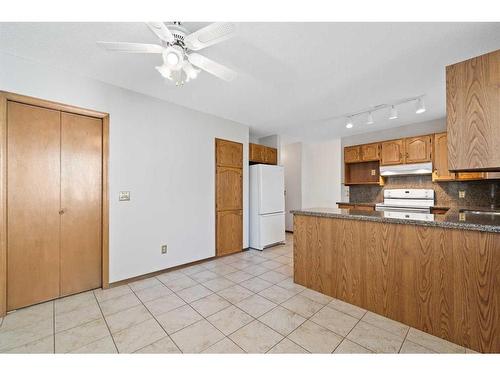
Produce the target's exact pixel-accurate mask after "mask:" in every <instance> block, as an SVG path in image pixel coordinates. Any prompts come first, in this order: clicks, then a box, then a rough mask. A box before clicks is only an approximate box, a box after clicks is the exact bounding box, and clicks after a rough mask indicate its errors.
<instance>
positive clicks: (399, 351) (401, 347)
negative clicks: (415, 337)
mask: <svg viewBox="0 0 500 375" xmlns="http://www.w3.org/2000/svg"><path fill="white" fill-rule="evenodd" d="M410 329H411V327H410V326H408V330H407V331H406V334H405V337H404V338H403V341H402V342H401V345H400V346H399V350H398V354H399V353H401V349H403V345H404V343H405V341H406V338H407V337H408V333H410ZM410 342H411V341H410ZM422 346H423V345H422ZM427 349H428V348H427Z"/></svg>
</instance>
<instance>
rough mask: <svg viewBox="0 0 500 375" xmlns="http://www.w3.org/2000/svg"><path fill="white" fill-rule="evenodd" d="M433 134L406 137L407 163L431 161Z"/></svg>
mask: <svg viewBox="0 0 500 375" xmlns="http://www.w3.org/2000/svg"><path fill="white" fill-rule="evenodd" d="M431 146H432V136H430V135H424V136H420V137H412V138H406V139H405V151H406V155H405V156H406V159H405V160H406V163H407V164H411V163H425V162H428V161H431V157H432V151H431Z"/></svg>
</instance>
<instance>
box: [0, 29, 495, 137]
mask: <svg viewBox="0 0 500 375" xmlns="http://www.w3.org/2000/svg"><path fill="white" fill-rule="evenodd" d="M204 25H206V24H205V23H185V26H186V27H187V28H189V29H190V30H192V31H194V30H196V29H198V28H201V27H203V26H204ZM238 26H239V32H238V35H237V36H236V37H235V38H233V39H231V40H228V41H226V42H223V43H221V44H219V45H216V46H212V47H209V48H207V49H206V50H204V51H203V53H204V54H205V55H206V56H208V57H210V58H212V59H214V60H216V61H218V62H221V63H223V64H226V65H227V66H229V67H231V68H233V69H234V70H235V71H237V72H238V73H239V76H238V78H237V79H236V80H235V81H233V82H231V83H227V82H224V81H222V80H219V79H217V78H214V77H212V76H210V75H209V74H207V73H203V74H201V75H200V76H199V77H198V79H196V80H195V81H192V82H189V83H188V84H186V85H185V86H184V87H182V88H177V87H175V86H174V85H172V84H168V83H165V82H164V81H163V79H162V78H161V76H160V75H159V74H158V72H157V71H156V70H155V69H154V67H155V66H156V65H159V63H160V61H161V58H160V57H159V56H158V55H140V54H119V53H110V52H107V51H104V50H102V49H100V48H99V47H98V46H97V45H96V44H95V42H96V41H98V40H104V41H127V42H146V43H155V42H156V38H155V36H154V35H153V34H152V33H151V32H150V31H149V29H148V28H147V27H146V25H144V24H142V23H0V51H4V52H8V53H11V54H15V55H18V56H21V57H24V58H27V59H31V60H34V61H38V62H41V63H45V64H50V65H54V66H57V67H61V68H64V69H66V70H70V71H73V72H75V74H81V75H85V76H88V77H93V78H96V79H98V80H101V81H104V82H108V83H111V84H114V85H117V86H121V87H124V88H128V89H131V90H134V91H138V92H141V93H144V94H148V95H151V96H155V97H158V98H161V99H165V100H168V101H170V102H174V103H177V104H180V105H183V106H186V107H189V108H193V109H196V110H199V111H203V112H207V113H210V114H213V115H217V116H220V117H224V118H227V119H231V120H234V121H238V122H241V123H243V124H246V125H249V126H250V129H251V134H252V135H254V136H263V135H269V134H274V133H280V134H284V135H288V136H290V137H301V138H302V137H304V138H306V139H322V138H325V137H332V136H344V135H348V134H349V135H351V134H356V133H357V132H367V131H374V130H377V129H383V128H388V127H392V126H401V125H404V124H410V123H415V122H421V121H425V120H430V119H436V118H440V117H443V116H445V76H444V67H445V66H446V65H448V64H451V63H454V62H457V61H461V60H464V59H467V58H470V57H473V56H476V55H479V54H482V53H485V52H489V51H492V50H496V49H499V48H500V23H240V24H238ZM420 94H425V95H426V105H427V112H426V113H424V114H421V115H416V114H415V113H414V107H413V105H411V104H408V105H404V106H401V108H400V118H399V119H398V120H393V121H389V120H387V117H388V116H387V113H386V112H383V111H382V112H380V113H375V114H374V117H375V124H374V125H364V122H365V119H364V118H360V119H358V120H355V127H354V128H353V129H351V130H347V129H346V128H345V126H344V120H342V119H337V120H324V119H325V118H329V117H335V116H339V115H342V114H344V113H349V112H352V111H356V110H359V109H362V108H366V107H369V106H371V105H377V104H382V103H387V102H390V101H395V100H398V99H401V98H405V97H411V96H416V95H420Z"/></svg>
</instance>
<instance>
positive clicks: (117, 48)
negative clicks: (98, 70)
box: [97, 42, 163, 53]
mask: <svg viewBox="0 0 500 375" xmlns="http://www.w3.org/2000/svg"><path fill="white" fill-rule="evenodd" d="M97 44H98V45H99V46H101V47H103V48H104V49H106V50H108V51H113V52H128V53H162V52H163V47H162V46H160V45H158V44H145V43H127V42H97Z"/></svg>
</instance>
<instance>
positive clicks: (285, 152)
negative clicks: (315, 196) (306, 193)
mask: <svg viewBox="0 0 500 375" xmlns="http://www.w3.org/2000/svg"><path fill="white" fill-rule="evenodd" d="M281 162H282V165H283V167H284V169H285V191H286V195H285V228H286V230H287V231H290V232H292V231H293V215H292V214H291V213H290V210H295V209H300V208H302V143H299V142H296V143H291V144H288V145H285V146H284V147H283V148H282V150H281Z"/></svg>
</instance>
